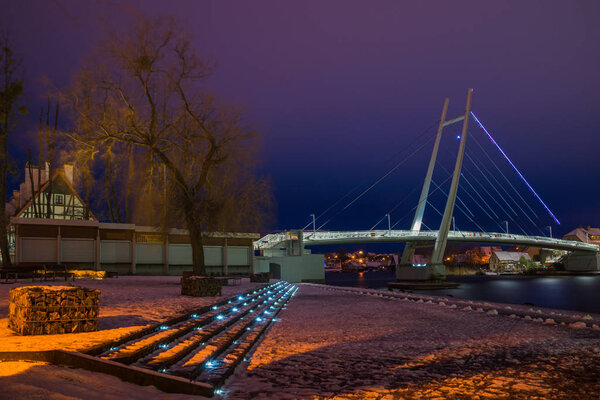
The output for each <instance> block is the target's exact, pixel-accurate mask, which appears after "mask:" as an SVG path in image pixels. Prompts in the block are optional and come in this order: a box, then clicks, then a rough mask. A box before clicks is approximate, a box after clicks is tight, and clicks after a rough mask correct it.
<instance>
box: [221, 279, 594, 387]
mask: <svg viewBox="0 0 600 400" xmlns="http://www.w3.org/2000/svg"><path fill="white" fill-rule="evenodd" d="M376 292H377V291H374V290H368V289H358V288H332V287H326V286H321V285H308V284H302V285H300V290H299V292H298V294H297V295H296V297H294V299H293V300H292V301H291V302H290V303H289V304H288V306H287V307H286V310H284V311H282V313H281V314H280V316H279V317H280V319H281V321H280V322H278V323H276V324H274V326H273V327H272V328H271V329H270V331H269V332H268V334H267V336H266V337H265V338H264V340H263V341H262V343H261V344H260V345H259V346H258V348H257V349H256V350H255V352H254V354H253V355H252V358H251V360H250V362H249V363H247V370H238V371H237V372H236V374H235V376H234V377H233V378H231V379H230V380H229V381H228V382H227V384H226V385H225V390H226V392H227V395H226V398H228V399H255V398H264V399H277V398H294V399H299V398H306V399H310V398H336V399H337V398H339V399H342V398H343V399H364V398H373V399H375V398H381V399H395V398H440V399H442V398H448V397H452V398H477V397H476V396H480V397H482V398H483V397H504V398H532V397H535V396H538V397H540V398H547V397H559V396H562V397H564V398H589V394H590V393H598V390H599V389H600V333H599V332H597V331H594V330H592V329H571V328H568V327H566V326H557V325H546V324H541V323H538V322H533V321H527V320H525V319H524V318H522V317H520V316H518V315H517V312H518V313H522V312H524V311H527V310H526V307H521V306H517V305H512V306H511V311H510V312H511V313H514V315H515V317H514V318H509V317H508V315H503V314H502V313H501V310H503V309H506V306H507V305H506V304H497V303H496V304H491V303H478V302H474V305H475V306H476V308H477V309H479V310H482V311H486V312H477V311H475V310H473V309H472V308H469V309H466V308H464V307H456V308H450V307H449V306H448V305H449V304H450V305H453V304H459V305H462V304H467V302H466V301H458V300H455V299H446V298H444V299H443V300H444V301H443V302H441V301H439V300H441V299H440V298H437V301H436V299H435V298H436V296H424V295H423V296H421V295H410V296H409V297H411V298H412V301H406V299H404V301H403V299H402V298H403V297H406V296H407V295H402V294H400V293H395V294H393V295H392V296H393V298H387V297H386V296H388V295H390V294H389V293H387V292H379V293H380V294H383V295H384V297H376V296H373V295H372V294H374V293H376ZM365 294H371V295H365ZM419 297H420V298H419ZM432 299H433V301H432V302H431V303H429V301H430V300H432ZM471 303H472V304H473V302H471ZM488 311H495V313H489V312H488ZM532 311H533V313H532V314H533V315H535V316H536V317H538V316H539V315H540V314H539V313H538V312H537V311H538V310H532ZM540 311H541V312H542V313H544V314H546V313H548V312H549V311H548V310H543V309H542V310H540ZM555 311H556V310H554V312H555ZM561 313H562V314H564V315H566V316H567V317H569V318H570V317H572V316H573V315H567V314H569V312H567V311H561ZM574 316H575V317H579V318H582V317H583V316H581V315H577V314H574ZM597 318H598V315H594V316H593V319H594V320H597ZM586 396H588V397H586Z"/></svg>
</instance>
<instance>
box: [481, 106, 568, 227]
mask: <svg viewBox="0 0 600 400" xmlns="http://www.w3.org/2000/svg"><path fill="white" fill-rule="evenodd" d="M471 115H472V116H473V119H475V122H477V125H479V126H480V127H481V129H483V131H484V132H485V134H486V135H488V137H489V138H490V140H491V141H492V143H494V145H495V146H496V147H497V148H498V150H499V151H500V153H501V154H502V155H503V156H504V158H506V161H508V163H509V164H510V165H511V167H513V169H514V170H515V171H516V172H517V174H518V175H519V177H520V178H521V179H522V180H523V182H525V184H526V185H527V187H528V188H529V190H531V193H533V194H534V196H535V197H536V198H537V199H538V200H539V202H540V203H541V204H542V205H543V206H544V208H545V209H546V211H548V213H549V214H550V216H551V217H552V218H553V219H554V222H556V224H557V225H560V221H559V220H558V218H556V216H555V215H554V214H553V213H552V211H550V208H548V206H547V205H546V203H544V201H543V200H542V199H541V197H540V196H539V195H538V194H537V192H536V191H535V190H533V188H532V187H531V185H530V184H529V182H527V179H525V177H524V176H523V174H522V173H521V171H519V169H518V168H517V167H516V166H515V164H513V162H512V161H511V160H510V158H508V156H507V155H506V153H505V152H504V150H502V148H501V147H500V145H499V144H498V143H496V141H495V140H494V138H493V137H492V135H491V134H490V133H489V132H488V130H487V129H485V127H484V126H483V124H482V123H481V122H479V119H478V118H477V117H476V116H475V114H474V113H473V111H471Z"/></svg>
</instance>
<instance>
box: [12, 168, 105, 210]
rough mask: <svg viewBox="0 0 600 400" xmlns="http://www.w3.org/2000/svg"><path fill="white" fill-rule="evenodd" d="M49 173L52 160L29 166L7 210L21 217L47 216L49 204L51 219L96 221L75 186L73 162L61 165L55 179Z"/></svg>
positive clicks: (54, 176)
mask: <svg viewBox="0 0 600 400" xmlns="http://www.w3.org/2000/svg"><path fill="white" fill-rule="evenodd" d="M49 175H50V167H49V165H48V163H46V164H45V166H43V167H39V166H31V168H30V167H29V166H26V167H25V181H24V182H22V183H21V184H20V185H19V190H13V195H12V197H11V199H10V201H9V202H8V203H6V212H7V214H8V215H9V216H12V217H20V218H47V217H48V208H49V209H50V214H49V217H50V219H67V220H90V221H96V217H95V216H94V214H92V212H91V211H90V209H89V208H88V207H87V205H86V204H85V202H84V201H83V200H82V199H81V197H80V196H79V194H78V193H77V191H76V190H75V188H74V187H73V165H71V164H65V165H64V166H63V168H58V169H57V170H56V171H55V172H54V173H53V175H52V177H51V179H48V177H49ZM32 178H33V179H32ZM32 181H33V182H32ZM38 181H39V184H38ZM50 192H52V194H51V196H50V199H48V195H49V194H50ZM48 200H50V201H48Z"/></svg>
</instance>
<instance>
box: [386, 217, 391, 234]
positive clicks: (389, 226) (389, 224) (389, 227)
mask: <svg viewBox="0 0 600 400" xmlns="http://www.w3.org/2000/svg"><path fill="white" fill-rule="evenodd" d="M385 216H386V217H388V231H391V230H392V223H391V222H390V214H385Z"/></svg>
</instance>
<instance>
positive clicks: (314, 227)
mask: <svg viewBox="0 0 600 400" xmlns="http://www.w3.org/2000/svg"><path fill="white" fill-rule="evenodd" d="M310 216H311V217H312V219H313V234H314V233H315V232H317V228H316V226H317V223H316V220H315V214H310Z"/></svg>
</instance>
